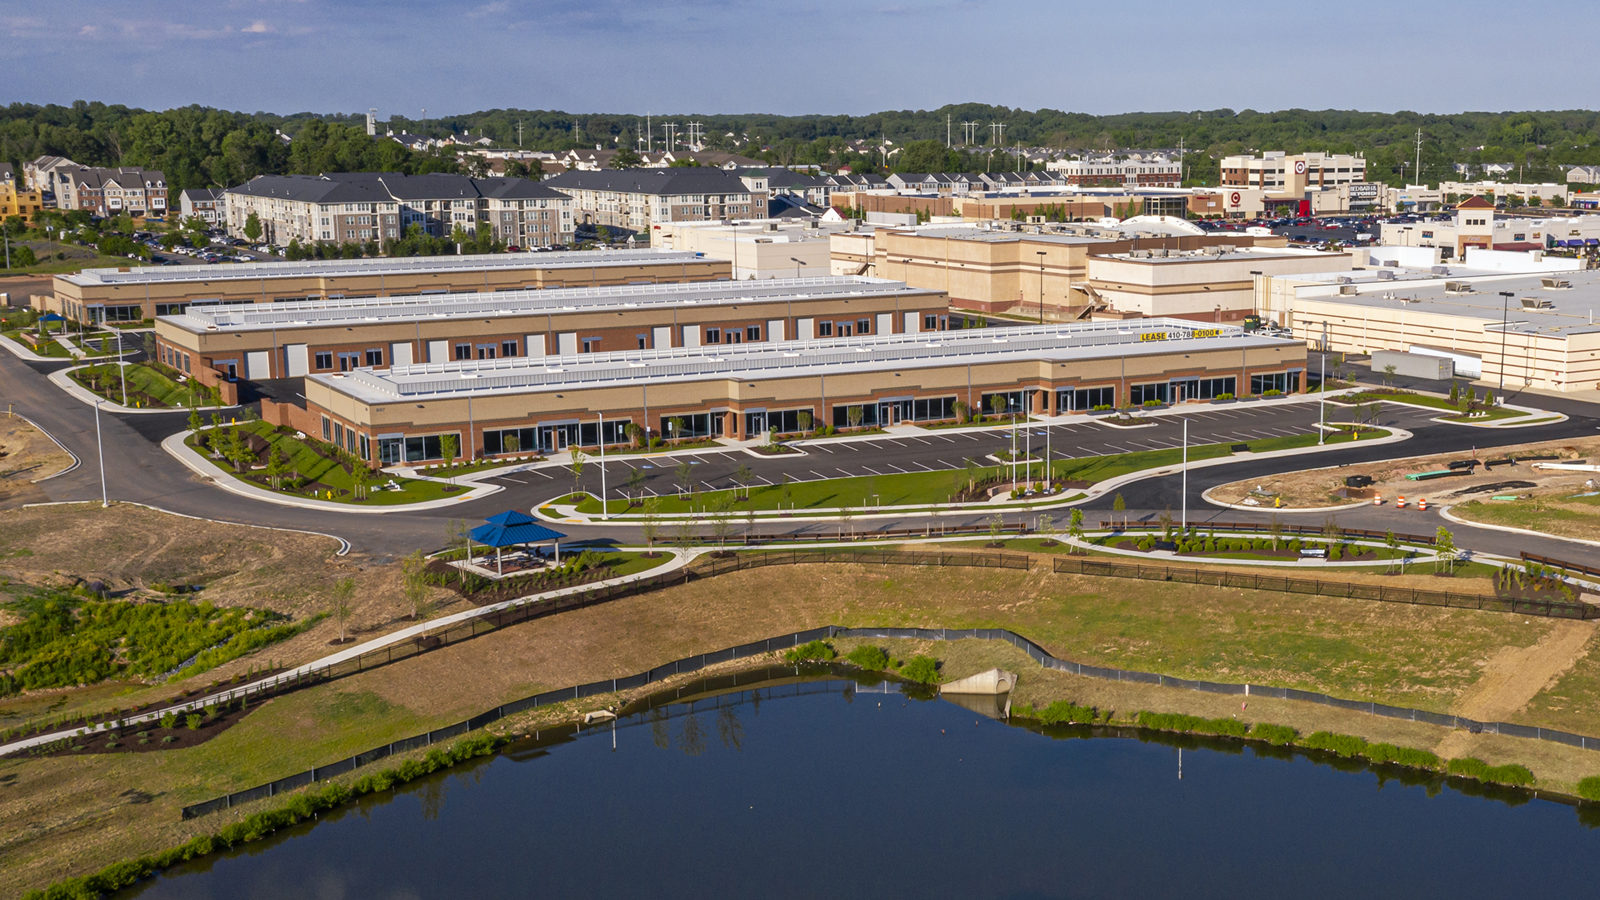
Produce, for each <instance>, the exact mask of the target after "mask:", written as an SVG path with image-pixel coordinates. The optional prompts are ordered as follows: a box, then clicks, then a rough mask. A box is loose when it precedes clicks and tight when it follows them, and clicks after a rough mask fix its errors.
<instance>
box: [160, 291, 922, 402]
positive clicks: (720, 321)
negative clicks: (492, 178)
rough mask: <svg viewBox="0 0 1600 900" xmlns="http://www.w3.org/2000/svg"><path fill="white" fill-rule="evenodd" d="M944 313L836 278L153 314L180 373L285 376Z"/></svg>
mask: <svg viewBox="0 0 1600 900" xmlns="http://www.w3.org/2000/svg"><path fill="white" fill-rule="evenodd" d="M945 312H946V306H945V300H944V295H943V294H941V293H939V292H937V291H927V290H921V289H917V288H910V287H907V286H906V285H904V284H900V283H898V282H892V281H882V280H879V279H872V278H834V277H818V278H786V279H779V280H767V281H762V282H758V283H755V284H752V283H749V282H737V281H720V282H694V283H688V284H661V285H649V284H646V285H620V286H609V287H593V288H589V287H584V288H560V289H554V290H543V291H527V290H523V291H500V292H495V293H483V292H474V293H451V294H431V295H427V296H412V297H375V298H362V299H347V300H302V301H289V302H284V303H272V304H265V305H262V304H251V305H249V306H217V305H195V306H190V307H189V308H188V310H187V311H185V312H183V313H179V314H176V315H165V316H161V317H160V318H158V319H156V345H157V351H156V352H157V358H158V359H160V361H161V362H163V363H165V364H167V365H170V366H172V367H173V368H175V369H179V370H180V371H185V372H195V371H196V370H197V369H214V370H218V371H220V372H222V373H224V374H226V375H228V376H230V377H244V378H249V379H261V378H283V377H295V376H300V375H307V374H316V373H319V372H349V371H352V370H354V369H359V368H387V367H389V366H392V365H409V364H411V363H413V362H430V363H439V362H460V361H465V360H489V359H509V358H520V357H528V358H536V357H563V358H565V357H573V356H586V355H588V354H593V353H608V352H613V351H617V352H620V351H627V350H636V351H643V350H664V349H668V348H672V347H700V346H720V347H734V346H738V345H741V344H752V343H766V344H771V343H779V342H792V341H797V340H811V339H814V338H821V337H866V336H869V335H876V334H904V333H916V332H922V331H938V330H942V329H943V328H944V327H945V326H946V323H945V319H944V316H945Z"/></svg>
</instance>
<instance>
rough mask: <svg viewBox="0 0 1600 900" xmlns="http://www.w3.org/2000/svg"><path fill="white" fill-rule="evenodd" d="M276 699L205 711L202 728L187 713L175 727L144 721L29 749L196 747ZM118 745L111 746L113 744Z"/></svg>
mask: <svg viewBox="0 0 1600 900" xmlns="http://www.w3.org/2000/svg"><path fill="white" fill-rule="evenodd" d="M270 702H272V701H271V700H270V699H267V700H261V701H256V702H253V703H251V704H250V705H249V706H248V707H246V708H244V709H239V708H238V706H237V705H234V706H232V707H230V708H229V709H228V711H227V712H223V713H219V714H218V715H217V716H216V717H215V718H208V717H207V716H206V715H205V714H203V713H202V714H201V716H200V727H199V728H193V729H191V728H189V727H188V725H186V724H184V716H179V717H178V720H177V723H176V725H175V726H174V727H172V728H162V727H161V725H160V723H157V722H143V723H140V724H138V725H130V726H128V727H126V728H120V729H116V730H112V731H102V732H96V733H94V734H86V735H82V736H79V737H72V738H67V739H65V740H63V741H62V742H61V743H60V744H58V745H57V746H55V747H53V748H38V749H35V750H30V751H27V754H28V755H31V756H90V755H94V754H103V753H150V752H153V751H157V750H180V749H182V748H184V747H193V746H195V745H197V744H203V743H205V742H206V741H209V740H211V739H212V738H214V737H216V736H217V735H219V734H221V733H222V732H224V731H226V730H228V728H230V727H232V726H233V725H235V724H238V723H239V722H241V721H243V720H244V717H245V716H248V715H250V713H251V712H253V711H254V710H255V709H256V708H258V707H259V706H261V704H263V703H270ZM141 734H142V735H144V737H140V735H141ZM113 742H114V743H115V744H116V746H114V747H113V746H109V744H111V743H113Z"/></svg>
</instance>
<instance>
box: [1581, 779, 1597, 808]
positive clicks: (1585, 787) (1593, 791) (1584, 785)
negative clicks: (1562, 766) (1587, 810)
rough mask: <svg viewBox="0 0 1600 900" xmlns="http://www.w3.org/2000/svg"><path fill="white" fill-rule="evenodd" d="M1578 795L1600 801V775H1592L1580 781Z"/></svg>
mask: <svg viewBox="0 0 1600 900" xmlns="http://www.w3.org/2000/svg"><path fill="white" fill-rule="evenodd" d="M1578 796H1579V797H1582V798H1583V799H1585V800H1593V801H1595V802H1597V803H1600V775H1590V776H1589V777H1588V778H1584V779H1582V780H1580V781H1579V782H1578Z"/></svg>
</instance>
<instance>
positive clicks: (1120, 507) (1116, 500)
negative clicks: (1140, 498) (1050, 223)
mask: <svg viewBox="0 0 1600 900" xmlns="http://www.w3.org/2000/svg"><path fill="white" fill-rule="evenodd" d="M1111 511H1112V512H1117V513H1121V514H1122V527H1123V528H1127V527H1128V501H1126V500H1124V499H1122V494H1121V493H1120V492H1118V494H1117V495H1116V496H1115V497H1112V498H1111Z"/></svg>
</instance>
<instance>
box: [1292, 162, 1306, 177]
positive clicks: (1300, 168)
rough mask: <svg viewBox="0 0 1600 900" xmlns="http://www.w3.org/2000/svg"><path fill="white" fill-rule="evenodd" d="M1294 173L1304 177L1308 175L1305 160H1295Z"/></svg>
mask: <svg viewBox="0 0 1600 900" xmlns="http://www.w3.org/2000/svg"><path fill="white" fill-rule="evenodd" d="M1294 173H1295V174H1296V175H1304V174H1305V173H1306V161H1305V160H1303V159H1298V160H1295V163H1294Z"/></svg>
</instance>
